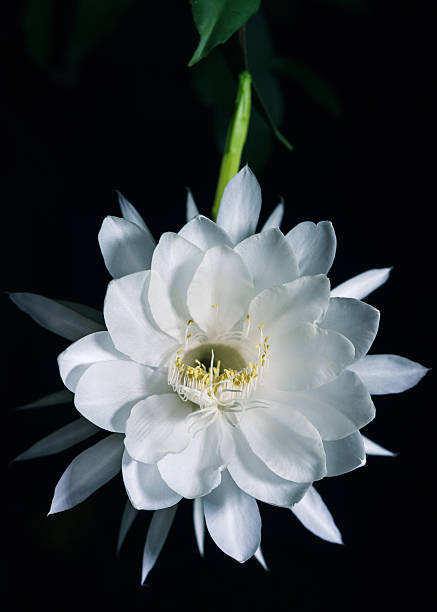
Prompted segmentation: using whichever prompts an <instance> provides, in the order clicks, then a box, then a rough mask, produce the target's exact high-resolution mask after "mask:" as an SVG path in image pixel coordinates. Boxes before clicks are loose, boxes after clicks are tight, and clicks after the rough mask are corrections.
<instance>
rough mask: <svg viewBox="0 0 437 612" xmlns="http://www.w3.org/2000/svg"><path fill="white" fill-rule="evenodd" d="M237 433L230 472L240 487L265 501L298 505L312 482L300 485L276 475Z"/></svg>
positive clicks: (283, 504)
mask: <svg viewBox="0 0 437 612" xmlns="http://www.w3.org/2000/svg"><path fill="white" fill-rule="evenodd" d="M234 435H235V437H236V444H235V455H234V456H233V457H232V460H231V461H230V463H229V465H228V471H229V473H230V475H231V476H232V478H233V479H234V481H235V482H236V484H237V485H238V486H239V487H240V489H242V490H243V491H244V492H245V493H247V494H248V495H251V496H252V497H255V498H256V499H259V500H260V501H262V502H265V503H267V504H273V505H275V506H282V507H289V506H291V505H292V504H295V503H296V502H298V501H299V500H300V499H301V498H302V497H303V495H305V492H306V490H307V489H308V487H309V486H310V483H299V484H298V483H296V482H291V481H290V480H285V479H284V478H281V477H280V476H277V475H276V474H275V473H274V472H272V471H271V470H270V469H269V468H268V467H267V466H266V464H265V463H264V462H263V461H261V459H259V457H257V455H255V453H254V452H253V451H252V450H251V448H250V446H249V445H248V443H247V442H246V440H245V438H244V436H242V435H241V434H240V433H239V432H238V430H236V431H235V433H234Z"/></svg>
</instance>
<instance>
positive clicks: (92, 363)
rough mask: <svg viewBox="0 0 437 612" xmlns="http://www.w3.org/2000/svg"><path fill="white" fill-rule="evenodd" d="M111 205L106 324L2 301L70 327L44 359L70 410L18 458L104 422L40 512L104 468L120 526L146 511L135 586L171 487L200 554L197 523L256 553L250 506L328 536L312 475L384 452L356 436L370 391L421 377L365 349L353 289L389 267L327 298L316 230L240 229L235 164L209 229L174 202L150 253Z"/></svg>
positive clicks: (164, 527) (367, 312)
mask: <svg viewBox="0 0 437 612" xmlns="http://www.w3.org/2000/svg"><path fill="white" fill-rule="evenodd" d="M120 204H121V208H122V213H123V216H124V218H117V217H107V218H106V219H105V220H104V222H103V225H102V228H101V231H100V233H99V243H100V247H101V250H102V253H103V257H104V259H105V263H106V266H107V268H108V270H109V272H110V273H111V274H112V276H113V277H114V280H112V281H111V282H110V283H109V286H108V290H107V294H106V298H105V304H104V322H105V325H106V329H105V327H103V326H102V325H101V324H99V323H97V322H95V321H92V320H91V319H90V318H89V317H87V316H86V315H87V313H86V312H85V311H83V310H81V312H80V313H79V312H77V308H75V307H74V305H73V306H71V305H70V306H68V305H65V304H60V303H56V302H54V301H49V300H47V299H46V298H41V297H38V296H34V295H32V294H13V295H12V298H13V299H14V301H15V302H16V303H17V304H18V306H20V307H21V308H22V309H23V310H26V311H27V312H28V313H29V314H30V315H31V316H33V317H34V318H35V319H36V320H37V321H38V322H40V323H41V324H42V325H44V326H46V327H48V328H49V329H52V330H53V331H57V332H58V333H61V334H62V335H64V336H66V337H68V338H70V339H76V338H79V339H77V341H76V342H74V343H73V344H72V345H71V346H69V347H68V348H67V349H66V350H65V351H64V352H63V353H61V355H60V356H59V369H60V374H61V377H62V380H63V382H64V384H65V385H66V387H67V388H68V389H69V390H70V391H72V392H73V393H74V402H75V406H76V408H77V410H78V411H79V412H80V414H81V415H82V416H83V417H84V418H80V419H79V420H77V421H75V422H74V423H72V424H70V425H67V426H66V427H65V428H63V430H61V431H60V432H58V433H57V434H52V435H51V436H48V438H45V439H44V440H43V441H40V442H39V443H38V444H36V445H35V446H34V447H32V448H31V449H29V450H28V451H26V452H25V453H23V454H22V455H20V457H19V458H20V459H24V458H30V457H34V456H39V455H42V454H50V453H53V452H55V451H56V450H60V449H63V448H65V447H67V446H71V445H72V444H74V443H77V442H78V441H80V440H83V439H84V438H86V437H90V436H91V435H93V434H94V433H95V432H96V431H97V428H102V429H104V430H106V431H108V432H111V433H110V435H108V436H107V437H106V438H104V439H103V440H102V441H100V442H98V443H97V444H95V445H94V446H92V447H91V448H89V449H88V450H86V451H84V452H83V453H81V454H80V455H79V456H78V457H76V459H75V460H74V461H73V462H72V463H71V465H70V466H69V467H68V468H67V470H66V472H65V473H64V475H63V476H62V478H61V480H60V481H59V483H58V485H57V487H56V490H55V494H54V499H53V502H52V507H51V512H52V513H53V512H59V511H61V510H65V509H67V508H71V507H72V506H74V505H76V504H77V503H79V502H81V501H82V500H83V499H85V498H86V497H88V496H89V495H90V494H91V493H93V492H94V491H95V490H96V489H98V488H99V487H100V486H102V485H103V484H104V483H106V482H107V481H108V480H109V479H110V478H112V477H113V476H114V475H115V474H116V473H118V471H119V470H120V469H122V472H123V480H124V484H125V487H126V491H127V494H128V497H129V500H130V503H128V506H127V509H126V511H125V515H124V518H123V521H122V535H121V537H124V534H125V533H126V531H127V529H128V527H129V525H130V523H131V521H132V519H133V517H134V515H135V511H134V509H138V510H154V511H155V514H154V516H153V518H152V521H151V524H150V527H149V532H148V535H147V539H146V546H145V550H144V559H143V581H144V580H145V578H146V576H147V574H148V572H149V571H150V569H151V567H153V564H154V563H155V561H156V558H157V556H158V554H159V551H160V550H161V548H162V545H163V543H164V541H165V538H166V537H167V534H168V531H169V528H170V526H171V522H172V520H173V517H174V514H175V511H176V508H177V504H178V502H179V500H181V499H182V498H183V497H184V498H188V499H193V500H194V506H193V517H194V525H195V532H196V537H197V541H198V544H199V548H200V550H201V552H202V551H203V537H204V524H205V522H206V525H207V528H208V531H209V533H210V535H211V537H212V539H213V540H214V541H215V543H216V544H217V546H219V548H221V549H222V550H223V551H224V552H225V553H226V554H228V555H230V556H231V557H233V558H234V559H237V560H238V561H240V562H243V561H246V560H247V559H249V558H250V557H252V556H253V555H255V556H256V558H257V559H258V560H259V561H260V562H261V563H264V561H263V557H262V553H261V549H260V535H261V519H260V514H259V510H258V505H257V501H256V500H260V501H262V502H265V503H268V504H272V505H275V506H282V507H286V508H290V509H291V510H292V511H293V512H294V514H295V515H296V516H297V517H298V518H299V519H300V521H301V522H302V523H303V524H304V525H305V526H306V527H307V528H309V529H310V530H311V531H313V532H314V533H316V534H317V535H319V536H320V537H322V538H324V539H327V540H330V541H333V542H341V536H340V533H339V531H338V529H337V527H336V526H335V523H334V521H333V519H332V516H331V514H330V512H329V510H328V509H327V508H326V506H325V504H324V503H323V501H322V499H321V498H320V496H319V494H318V493H317V492H316V490H315V489H314V487H313V483H314V481H317V480H320V479H321V478H324V477H325V476H335V475H339V474H344V473H346V472H349V471H351V470H353V469H355V468H357V467H360V466H362V465H363V464H364V463H365V459H366V452H367V453H368V454H385V455H390V454H392V453H390V451H387V450H385V449H383V448H382V447H380V446H379V445H377V444H376V443H374V442H371V441H370V440H368V439H366V438H364V437H363V436H362V435H361V434H360V432H359V430H360V429H361V428H362V427H363V426H365V425H366V424H367V423H369V421H371V420H372V419H373V417H374V415H375V408H374V405H373V402H372V399H371V394H381V393H396V392H400V391H404V390H405V389H407V388H409V387H412V386H413V385H415V384H416V383H417V382H418V381H419V380H420V378H421V377H422V376H423V375H424V374H425V372H426V369H425V368H423V367H422V366H420V365H419V364H417V363H414V362H412V361H409V360H408V359H405V358H403V357H398V356H396V355H370V356H368V355H367V352H368V350H369V348H370V347H371V345H372V342H373V340H374V338H375V335H376V333H377V330H378V322H379V312H378V311H377V310H376V309H375V308H373V307H372V306H370V305H368V304H366V303H365V302H362V301H361V300H362V299H363V298H365V297H366V296H367V295H368V294H369V293H370V292H371V291H373V290H374V289H376V288H377V287H378V286H380V285H381V284H382V283H384V282H385V281H386V280H387V278H388V275H389V269H378V270H369V271H368V272H365V273H364V274H360V275H358V276H356V277H355V278H353V279H351V280H349V281H347V282H346V283H344V284H342V285H340V286H339V287H337V288H336V289H334V290H333V291H331V288H330V283H329V279H328V277H327V273H328V272H329V269H330V267H331V264H332V262H333V259H334V255H335V249H336V238H335V234H334V230H333V227H332V225H331V223H329V222H327V221H325V222H321V223H319V224H317V225H315V224H314V223H311V222H305V223H300V224H299V225H297V226H296V227H295V228H294V229H292V230H291V231H290V232H289V233H288V234H286V235H284V234H283V233H282V232H281V231H280V229H279V224H280V221H281V217H282V205H279V206H278V207H277V209H275V211H274V212H273V213H272V215H271V217H270V218H269V220H268V221H267V223H266V224H265V226H264V227H263V229H262V231H261V232H260V233H255V231H256V226H257V222H258V217H259V212H260V207H261V192H260V187H259V185H258V182H257V180H256V178H255V177H254V175H253V174H252V172H251V171H250V170H249V169H248V168H247V167H246V168H244V169H243V170H241V171H240V172H239V173H238V174H237V175H236V176H235V177H234V178H233V179H232V180H231V181H230V182H229V183H228V185H227V187H226V189H225V192H224V195H223V199H222V202H221V206H220V210H219V214H218V218H217V223H214V222H213V221H211V220H209V219H207V218H206V217H204V216H202V215H199V214H198V213H197V209H196V207H195V204H194V202H193V200H192V199H191V196H189V201H188V207H187V211H188V217H189V221H188V223H187V224H186V225H185V226H184V227H183V228H182V229H181V230H180V232H179V233H177V234H176V233H172V232H168V233H165V234H164V235H163V236H161V239H160V241H159V243H158V244H157V245H156V246H155V243H154V241H153V239H152V237H151V235H150V232H149V230H148V229H147V226H146V225H145V223H144V221H143V219H142V218H141V216H140V215H139V214H138V212H137V211H136V210H135V209H134V207H133V206H132V205H131V204H129V203H128V202H127V201H126V200H125V199H124V198H123V197H122V196H120ZM81 336H83V337H81ZM132 507H133V508H132Z"/></svg>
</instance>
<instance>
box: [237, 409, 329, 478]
mask: <svg viewBox="0 0 437 612" xmlns="http://www.w3.org/2000/svg"><path fill="white" fill-rule="evenodd" d="M239 426H240V429H241V432H242V434H243V435H244V436H245V438H246V440H247V442H248V443H249V446H250V448H251V449H252V451H253V452H254V453H255V454H256V455H257V456H258V457H259V458H260V459H261V460H262V461H263V462H264V463H265V464H266V465H267V467H269V468H270V469H271V470H272V471H273V472H275V474H277V475H278V476H281V478H285V479H286V480H292V481H293V482H296V483H308V482H312V481H314V480H318V479H320V478H323V476H324V475H325V473H326V468H325V454H324V451H323V444H322V440H321V439H320V436H319V433H318V431H317V430H316V429H315V427H313V425H311V423H310V422H309V421H307V419H306V418H305V417H304V416H302V415H301V414H300V413H299V412H297V410H293V408H290V407H289V406H285V405H282V404H278V403H274V402H270V401H269V407H264V406H261V407H260V408H255V407H253V408H252V407H251V409H250V410H246V411H244V412H242V413H241V416H240V418H239ZM290 449H293V452H290Z"/></svg>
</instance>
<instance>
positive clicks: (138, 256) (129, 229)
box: [98, 217, 155, 278]
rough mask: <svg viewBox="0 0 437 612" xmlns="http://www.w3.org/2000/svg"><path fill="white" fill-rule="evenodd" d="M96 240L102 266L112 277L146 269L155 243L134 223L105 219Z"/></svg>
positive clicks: (119, 219)
mask: <svg viewBox="0 0 437 612" xmlns="http://www.w3.org/2000/svg"><path fill="white" fill-rule="evenodd" d="M98 239H99V245H100V250H101V251H102V255H103V259H104V260H105V265H106V267H107V269H108V272H109V273H110V274H111V275H112V276H113V277H114V278H120V277H121V276H126V275H127V274H133V273H134V272H139V271H140V270H148V269H149V268H150V263H151V261H152V255H153V250H154V248H155V244H154V242H152V241H151V240H150V237H149V235H148V234H147V232H145V231H144V230H143V229H142V228H141V227H139V226H138V225H137V224H136V223H132V221H127V220H126V219H121V218H120V217H106V218H105V219H104V221H103V223H102V227H101V228H100V231H99V234H98Z"/></svg>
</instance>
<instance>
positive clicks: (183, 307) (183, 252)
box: [146, 232, 203, 340]
mask: <svg viewBox="0 0 437 612" xmlns="http://www.w3.org/2000/svg"><path fill="white" fill-rule="evenodd" d="M202 256H203V253H202V251H201V250H200V249H199V248H198V247H196V246H195V245H194V244H191V242H188V240H185V238H182V236H179V235H178V234H173V233H172V232H167V233H165V234H163V235H162V236H161V238H160V240H159V243H158V246H157V247H156V249H155V252H154V253H153V259H152V275H151V277H150V287H149V290H148V298H149V303H150V309H151V312H152V315H153V318H154V319H155V321H156V322H157V324H158V325H159V327H160V328H161V329H162V330H163V331H165V332H167V333H168V334H170V335H171V336H173V337H174V338H177V339H178V340H182V339H183V335H184V333H185V328H186V325H187V321H188V319H189V318H190V317H189V314H188V310H187V288H188V285H189V284H190V282H191V280H192V278H193V275H194V272H195V270H196V268H197V267H198V265H199V264H200V262H201V260H202ZM146 295H147V294H146Z"/></svg>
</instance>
